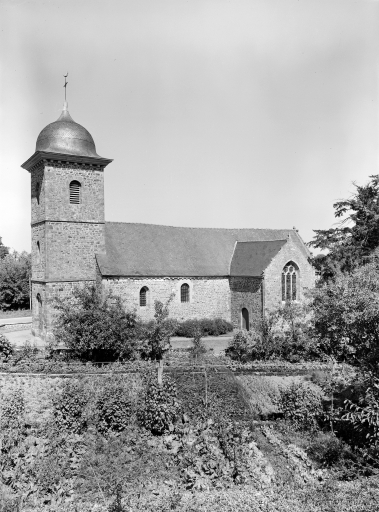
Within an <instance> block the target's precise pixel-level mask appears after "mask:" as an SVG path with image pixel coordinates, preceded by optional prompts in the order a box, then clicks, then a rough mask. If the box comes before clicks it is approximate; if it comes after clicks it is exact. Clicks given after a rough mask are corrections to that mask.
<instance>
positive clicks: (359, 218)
mask: <svg viewBox="0 0 379 512" xmlns="http://www.w3.org/2000/svg"><path fill="white" fill-rule="evenodd" d="M355 188H356V192H355V194H353V196H352V197H351V198H350V199H345V200H342V201H338V202H336V203H335V204H334V205H333V207H334V209H335V213H334V216H335V217H336V218H338V219H341V221H340V222H339V224H338V225H337V227H335V228H330V229H326V230H323V229H318V230H315V231H314V232H315V233H316V235H315V236H314V239H313V240H312V241H311V242H310V244H309V245H310V246H311V247H314V248H318V249H321V250H327V251H328V253H327V254H321V255H318V256H317V257H316V258H315V259H314V264H315V266H316V268H317V269H318V270H319V271H320V274H321V279H322V281H324V282H325V281H328V280H329V279H330V278H332V277H334V276H335V275H337V274H338V273H339V272H351V271H352V270H354V269H355V268H357V267H358V266H359V265H362V263H364V262H366V260H367V258H368V257H369V256H370V254H371V253H372V251H373V250H374V249H375V248H377V247H378V246H379V175H375V176H370V181H369V183H367V184H366V185H364V186H362V187H361V186H358V185H355Z"/></svg>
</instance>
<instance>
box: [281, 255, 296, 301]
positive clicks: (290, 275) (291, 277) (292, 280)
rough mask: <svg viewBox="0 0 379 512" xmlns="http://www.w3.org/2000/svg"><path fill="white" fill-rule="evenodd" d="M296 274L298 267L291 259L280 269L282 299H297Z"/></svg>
mask: <svg viewBox="0 0 379 512" xmlns="http://www.w3.org/2000/svg"><path fill="white" fill-rule="evenodd" d="M297 274H298V268H297V266H296V265H295V263H294V262H293V261H290V262H289V263H287V265H286V266H285V267H284V268H283V271H282V301H283V302H288V301H292V300H297V298H298V292H297V280H298V279H297Z"/></svg>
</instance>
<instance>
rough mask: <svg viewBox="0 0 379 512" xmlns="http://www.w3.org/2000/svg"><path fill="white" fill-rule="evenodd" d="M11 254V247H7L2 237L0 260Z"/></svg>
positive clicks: (0, 241)
mask: <svg viewBox="0 0 379 512" xmlns="http://www.w3.org/2000/svg"><path fill="white" fill-rule="evenodd" d="M7 254H9V247H5V245H4V244H3V242H2V239H1V236H0V260H2V259H3V258H5V256H7Z"/></svg>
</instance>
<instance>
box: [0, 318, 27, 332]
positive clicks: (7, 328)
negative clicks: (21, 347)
mask: <svg viewBox="0 0 379 512" xmlns="http://www.w3.org/2000/svg"><path fill="white" fill-rule="evenodd" d="M31 328H32V322H29V323H27V324H5V325H4V324H2V323H1V321H0V333H1V332H12V331H27V330H28V329H29V330H30V329H31Z"/></svg>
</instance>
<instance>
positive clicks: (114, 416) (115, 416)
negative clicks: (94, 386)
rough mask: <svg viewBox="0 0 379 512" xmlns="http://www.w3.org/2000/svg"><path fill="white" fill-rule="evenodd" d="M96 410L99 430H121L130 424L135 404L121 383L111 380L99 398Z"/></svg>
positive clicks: (104, 431) (104, 432) (103, 432)
mask: <svg viewBox="0 0 379 512" xmlns="http://www.w3.org/2000/svg"><path fill="white" fill-rule="evenodd" d="M96 412H97V415H98V420H97V428H98V430H99V432H101V433H102V434H107V433H109V432H111V431H113V432H121V431H122V430H125V428H126V427H127V426H128V425H129V424H130V421H131V417H132V414H133V404H132V402H131V400H130V398H129V397H128V396H127V393H126V390H125V389H124V387H123V386H122V385H121V384H119V383H117V382H116V383H112V382H111V381H109V382H108V383H107V384H106V385H105V387H104V388H103V390H102V391H101V393H100V395H99V397H98V398H97V401H96Z"/></svg>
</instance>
